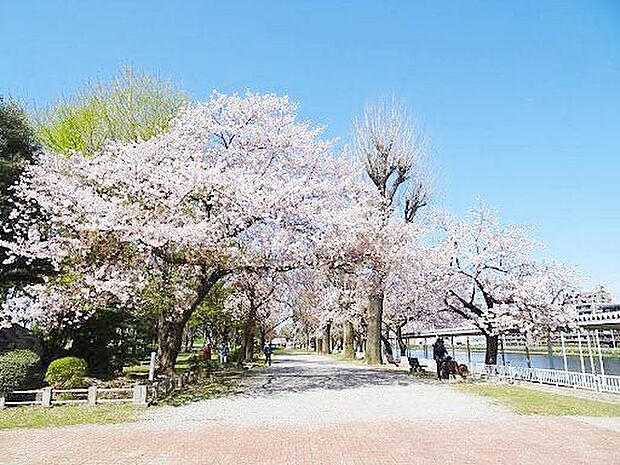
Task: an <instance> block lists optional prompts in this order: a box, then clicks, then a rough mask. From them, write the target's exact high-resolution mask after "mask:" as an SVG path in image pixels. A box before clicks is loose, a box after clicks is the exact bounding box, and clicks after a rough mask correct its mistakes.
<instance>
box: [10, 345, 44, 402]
mask: <svg viewBox="0 0 620 465" xmlns="http://www.w3.org/2000/svg"><path fill="white" fill-rule="evenodd" d="M40 384H41V358H40V357H39V356H38V355H37V354H36V353H35V352H33V351H32V350H28V349H19V350H13V351H11V352H7V353H5V354H2V355H0V393H4V392H8V391H13V390H16V389H28V388H37V387H39V386H40Z"/></svg>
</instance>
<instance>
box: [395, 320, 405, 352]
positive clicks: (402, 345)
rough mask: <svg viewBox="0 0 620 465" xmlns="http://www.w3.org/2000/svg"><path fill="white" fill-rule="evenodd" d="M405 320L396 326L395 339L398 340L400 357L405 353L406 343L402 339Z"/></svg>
mask: <svg viewBox="0 0 620 465" xmlns="http://www.w3.org/2000/svg"><path fill="white" fill-rule="evenodd" d="M405 324H406V322H405V323H403V324H402V325H397V326H396V341H397V342H398V348H399V349H400V355H401V357H404V356H405V355H407V344H405V341H404V340H403V326H405Z"/></svg>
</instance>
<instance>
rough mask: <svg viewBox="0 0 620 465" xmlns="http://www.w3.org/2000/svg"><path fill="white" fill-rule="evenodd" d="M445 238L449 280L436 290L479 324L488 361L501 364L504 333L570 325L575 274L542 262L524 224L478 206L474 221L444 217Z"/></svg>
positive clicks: (439, 251) (444, 268)
mask: <svg viewBox="0 0 620 465" xmlns="http://www.w3.org/2000/svg"><path fill="white" fill-rule="evenodd" d="M441 224H442V227H443V228H445V236H444V238H443V239H442V241H441V242H440V243H439V244H438V245H437V247H436V253H435V254H434V256H433V258H434V261H435V266H436V267H437V270H440V272H441V273H442V275H443V277H442V279H441V280H439V281H438V282H437V287H436V292H437V293H438V295H440V296H441V298H442V299H443V303H444V305H445V306H446V308H448V309H449V310H451V311H452V312H454V313H455V314H457V315H459V316H461V317H462V318H464V319H466V320H469V321H471V322H473V323H474V325H476V326H477V327H478V328H479V329H480V330H481V331H482V333H483V334H484V336H485V338H486V342H487V349H486V357H485V362H486V363H487V364H495V363H497V349H498V335H499V334H500V333H501V332H505V331H514V330H518V331H521V332H528V333H535V332H547V331H551V330H556V329H561V328H566V327H569V326H570V325H571V324H573V322H574V318H575V315H574V313H573V312H571V311H570V310H569V309H567V308H566V307H565V306H564V305H563V303H564V301H565V299H566V297H567V296H569V295H571V294H572V293H574V292H575V290H576V286H577V280H576V276H575V273H574V272H573V271H572V270H570V269H568V268H566V267H563V266H561V265H559V264H558V263H555V262H544V261H540V260H537V259H536V258H535V257H536V252H537V249H539V248H540V244H539V243H537V242H535V241H533V240H532V239H531V238H530V237H529V231H528V229H527V228H524V227H522V226H518V225H514V224H509V225H502V224H501V222H500V219H499V217H498V215H497V214H496V213H495V212H493V211H491V210H489V209H488V208H486V207H484V205H483V204H482V203H478V204H477V205H476V206H475V208H473V209H472V210H470V211H469V215H468V218H467V219H465V220H463V221H455V220H452V219H449V218H443V219H442V221H441Z"/></svg>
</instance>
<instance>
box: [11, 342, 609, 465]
mask: <svg viewBox="0 0 620 465" xmlns="http://www.w3.org/2000/svg"><path fill="white" fill-rule="evenodd" d="M619 449H620V433H619V432H617V431H613V430H611V429H609V428H605V427H602V426H596V425H593V424H590V423H586V422H583V421H579V420H576V419H568V418H542V417H519V416H516V415H514V414H512V413H510V412H509V411H507V410H505V409H504V408H501V407H498V406H496V405H493V404H492V403H490V402H488V401H487V400H485V399H483V398H480V397H476V396H472V395H469V394H464V393H461V392H458V391H456V390H454V389H453V388H451V387H450V386H449V385H445V384H441V383H438V382H436V381H430V380H428V381H426V380H419V379H413V378H409V377H407V376H406V375H404V374H403V373H400V372H393V371H385V370H381V369H370V368H367V367H364V366H361V365H348V364H343V363H339V362H335V361H333V360H332V359H329V358H321V357H318V356H314V355H301V354H299V355H287V356H280V357H276V359H275V363H274V365H273V366H272V367H271V368H267V369H265V370H264V371H262V372H260V373H259V374H257V375H256V376H252V377H249V378H247V380H246V391H245V394H243V395H239V396H235V397H227V398H221V399H213V400H210V401H204V402H199V403H194V404H191V405H187V406H183V407H176V408H173V407H169V408H162V409H153V410H152V411H149V413H148V416H147V418H146V419H145V420H144V421H141V422H138V423H132V424H122V425H91V426H78V427H65V428H57V429H45V430H14V431H8V432H0V464H13V465H17V464H19V465H31V464H46V465H54V464H63V465H73V464H110V465H117V464H118V465H123V464H132V465H145V464H149V465H151V464H152V465H167V464H187V465H198V464H201V465H202V464H204V465H207V464H208V465H211V464H212V465H228V464H231V465H232V464H234V465H242V464H248V465H249V464H252V465H259V464H265V465H283V464H300V465H302V464H313V465H314V464H329V465H331V464H346V465H349V464H359V465H362V464H363V465H371V464H381V465H388V464H435V463H441V464H496V463H502V464H559V463H570V464H582V463H583V464H586V463H587V464H598V463H600V464H606V465H609V464H615V463H617V464H620V454H619V453H618V450H619Z"/></svg>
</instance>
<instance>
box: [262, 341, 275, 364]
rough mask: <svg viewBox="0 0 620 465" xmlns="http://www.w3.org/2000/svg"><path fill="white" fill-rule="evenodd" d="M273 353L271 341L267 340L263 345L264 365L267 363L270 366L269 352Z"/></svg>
mask: <svg viewBox="0 0 620 465" xmlns="http://www.w3.org/2000/svg"><path fill="white" fill-rule="evenodd" d="M272 353H273V349H272V347H271V343H270V342H268V343H267V344H265V347H263V354H265V365H267V364H269V366H271V354H272Z"/></svg>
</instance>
